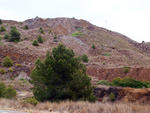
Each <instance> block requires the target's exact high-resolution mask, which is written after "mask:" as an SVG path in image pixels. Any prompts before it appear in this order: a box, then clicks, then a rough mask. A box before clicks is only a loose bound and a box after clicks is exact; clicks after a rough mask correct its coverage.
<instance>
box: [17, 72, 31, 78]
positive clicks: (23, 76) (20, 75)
mask: <svg viewBox="0 0 150 113" xmlns="http://www.w3.org/2000/svg"><path fill="white" fill-rule="evenodd" d="M20 79H25V80H29V79H30V77H28V76H27V73H25V72H24V71H22V72H20V73H19V76H18V77H16V78H15V80H20Z"/></svg>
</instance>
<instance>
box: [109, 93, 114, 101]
mask: <svg viewBox="0 0 150 113" xmlns="http://www.w3.org/2000/svg"><path fill="white" fill-rule="evenodd" d="M108 97H109V98H110V100H111V101H114V100H115V94H114V93H112V92H111V94H110V95H108Z"/></svg>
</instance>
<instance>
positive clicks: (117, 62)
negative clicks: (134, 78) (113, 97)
mask: <svg viewBox="0 0 150 113" xmlns="http://www.w3.org/2000/svg"><path fill="white" fill-rule="evenodd" d="M2 22H3V24H1V25H0V26H4V27H5V28H6V31H4V32H1V33H0V35H1V37H4V35H5V33H9V32H10V29H11V26H16V27H17V30H18V31H19V32H20V33H21V40H20V41H19V42H18V43H14V42H8V41H6V40H5V39H1V40H0V68H1V67H2V59H3V58H4V57H5V56H6V55H8V56H10V57H11V58H12V59H13V60H14V63H15V64H17V63H19V64H22V65H23V66H24V67H25V68H22V69H23V71H25V72H28V73H29V70H31V68H33V67H34V61H35V60H36V59H37V58H44V56H45V54H46V52H47V51H48V50H50V51H51V49H52V48H53V47H54V46H56V45H58V44H59V43H64V44H65V45H66V46H67V47H70V48H72V49H73V50H74V51H75V53H76V55H77V56H80V55H83V54H87V55H88V57H89V62H88V63H85V64H86V65H87V68H88V70H89V71H88V72H89V73H88V74H90V75H93V74H94V73H101V71H99V72H98V71H97V72H95V69H97V68H99V69H101V68H103V69H106V68H111V69H112V68H122V67H125V66H128V67H134V68H140V67H144V68H149V67H150V57H149V56H150V55H149V51H150V44H149V43H137V42H135V41H133V40H131V39H130V38H128V37H126V36H124V35H122V34H120V33H117V32H113V31H110V30H107V29H104V28H101V27H97V26H95V25H93V24H91V23H89V22H87V21H85V20H78V19H74V18H54V19H49V18H48V19H42V18H38V17H37V18H33V19H28V20H26V21H23V22H16V21H11V20H2ZM26 25H27V26H28V29H24V27H25V26H26ZM40 28H42V29H43V31H44V32H43V33H41V32H40V31H39V30H40ZM38 35H41V36H42V37H43V39H44V43H43V44H39V46H33V45H32V42H33V40H35V39H37V37H38ZM92 45H94V46H95V49H94V48H92ZM13 68H14V70H16V67H15V66H14V67H13ZM19 71H20V70H19V69H18V72H19ZM93 71H94V72H93ZM91 72H93V73H91ZM16 73H17V72H16ZM96 75H97V74H96ZM94 76H95V74H94ZM98 76H101V75H99V74H98ZM107 76H109V75H107ZM117 76H121V75H117ZM125 76H126V75H125ZM104 78H107V77H104ZM100 79H101V77H100Z"/></svg>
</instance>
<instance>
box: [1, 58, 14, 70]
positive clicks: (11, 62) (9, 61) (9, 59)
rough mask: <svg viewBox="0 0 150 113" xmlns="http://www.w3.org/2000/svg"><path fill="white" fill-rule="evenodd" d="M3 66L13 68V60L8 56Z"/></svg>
mask: <svg viewBox="0 0 150 113" xmlns="http://www.w3.org/2000/svg"><path fill="white" fill-rule="evenodd" d="M3 66H5V67H11V66H13V61H12V59H11V58H10V57H9V56H6V57H5V58H4V59H3Z"/></svg>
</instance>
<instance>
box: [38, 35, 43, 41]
mask: <svg viewBox="0 0 150 113" xmlns="http://www.w3.org/2000/svg"><path fill="white" fill-rule="evenodd" d="M38 42H39V43H43V38H42V36H41V35H39V36H38Z"/></svg>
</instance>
